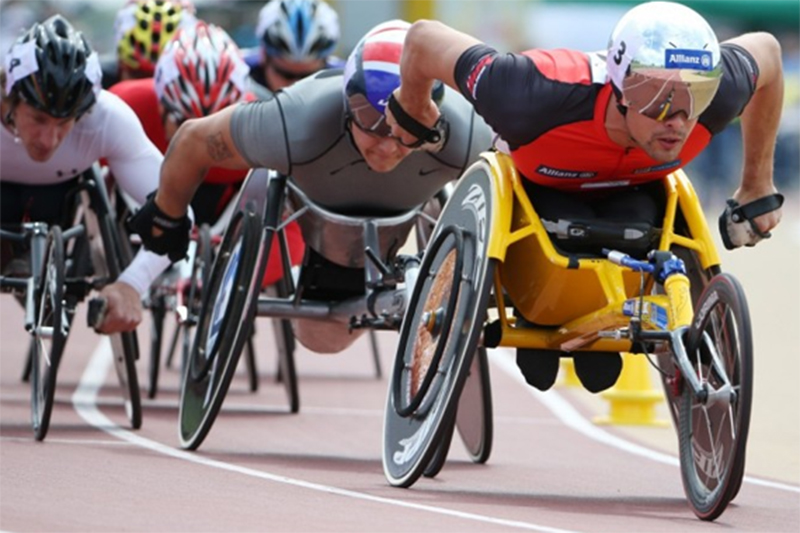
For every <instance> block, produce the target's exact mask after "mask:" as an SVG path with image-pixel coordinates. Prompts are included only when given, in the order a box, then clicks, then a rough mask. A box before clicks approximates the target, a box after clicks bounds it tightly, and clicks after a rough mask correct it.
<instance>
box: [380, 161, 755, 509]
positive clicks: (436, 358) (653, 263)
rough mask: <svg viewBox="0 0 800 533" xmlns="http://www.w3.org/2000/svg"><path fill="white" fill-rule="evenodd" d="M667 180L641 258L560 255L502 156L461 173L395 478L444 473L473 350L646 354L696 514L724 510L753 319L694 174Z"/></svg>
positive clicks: (399, 388)
mask: <svg viewBox="0 0 800 533" xmlns="http://www.w3.org/2000/svg"><path fill="white" fill-rule="evenodd" d="M662 182H663V185H664V192H665V201H666V204H665V209H664V217H663V222H662V228H660V229H661V233H660V237H659V239H658V241H659V242H658V245H657V246H656V247H655V248H654V249H653V250H651V252H650V253H649V254H648V255H647V260H639V259H635V258H632V257H630V256H628V255H625V254H623V253H621V252H618V251H613V250H603V251H602V253H601V250H600V247H601V245H600V244H598V246H597V248H598V250H596V251H595V250H591V253H581V254H576V253H570V254H566V253H562V252H561V251H560V250H559V249H557V248H556V246H555V245H554V244H553V241H552V240H551V236H550V235H549V234H548V233H547V231H546V229H545V226H544V225H543V223H542V221H541V220H540V218H539V216H538V214H537V213H536V210H535V209H534V207H533V205H532V203H531V201H530V199H529V198H528V195H527V192H526V191H525V189H524V187H523V183H522V179H521V177H520V176H519V173H518V172H517V170H516V168H515V167H514V164H513V162H512V160H511V158H510V157H509V156H507V155H504V154H500V153H495V152H486V153H483V154H482V155H481V159H480V160H478V161H477V162H476V163H474V164H473V165H472V166H471V167H470V168H469V169H467V171H466V172H465V173H464V175H463V176H462V177H461V179H460V180H459V183H458V185H457V186H456V188H455V190H454V192H453V194H452V195H451V197H450V200H449V201H448V203H447V205H446V206H445V208H444V210H443V213H442V215H441V216H440V218H439V220H438V222H437V226H436V228H435V229H434V232H433V235H432V237H431V240H430V242H429V245H428V248H427V249H426V251H425V254H424V256H423V261H422V266H421V268H420V272H419V273H418V276H417V279H416V284H415V290H414V293H413V296H412V298H411V301H410V302H409V303H408V305H407V308H406V313H405V318H404V322H403V326H402V328H401V332H400V341H399V343H398V350H397V355H396V360H395V365H394V371H393V374H392V377H391V379H390V384H389V386H390V393H389V395H388V399H387V404H386V417H385V420H384V449H383V465H384V473H385V475H386V477H387V480H388V481H389V482H390V483H391V484H392V485H395V486H401V487H408V486H410V485H411V484H413V483H414V482H415V481H416V480H417V479H418V478H419V476H420V475H422V473H425V474H426V475H427V476H428V477H432V475H435V472H438V468H440V467H441V465H440V464H438V465H437V461H439V462H441V461H443V457H444V456H445V455H446V449H447V447H449V434H450V433H449V432H448V431H450V432H451V431H452V430H448V427H451V426H452V422H451V421H452V419H453V418H454V417H455V416H456V412H457V411H458V417H459V420H462V419H464V418H467V417H469V413H463V412H461V411H462V408H461V407H460V405H462V404H466V405H469V404H470V402H469V401H466V402H465V401H464V398H461V396H462V395H465V396H468V395H470V394H471V393H470V392H469V391H470V390H474V387H471V386H470V380H473V381H474V380H475V379H476V378H475V376H476V373H475V371H474V367H471V362H472V358H473V355H474V353H475V352H476V350H482V349H484V348H494V347H497V346H502V347H509V348H532V349H546V350H559V351H563V352H567V353H570V352H581V351H595V352H597V351H599V352H647V353H648V354H650V353H651V354H655V355H657V363H655V362H654V363H653V364H654V366H656V368H657V369H658V371H659V372H660V374H661V377H662V381H663V383H664V387H665V391H666V393H667V398H668V400H669V402H670V412H671V414H672V417H673V422H674V423H675V426H676V429H677V430H678V437H679V448H680V462H681V474H682V480H683V485H684V490H685V492H686V495H687V498H688V501H689V504H690V507H691V508H692V510H693V511H694V512H695V514H696V515H697V516H698V517H699V518H701V519H703V520H713V519H715V518H716V517H718V516H719V515H720V514H721V513H722V512H723V511H724V510H725V508H726V506H727V504H728V503H729V502H730V501H731V500H732V499H733V498H734V497H735V496H736V495H737V493H738V491H739V488H740V486H741V483H742V478H743V476H744V460H745V449H746V442H747V432H748V428H749V419H750V405H751V396H752V334H751V326H750V318H749V312H748V309H747V303H746V299H745V297H744V292H743V290H742V288H741V285H739V283H738V281H736V279H735V278H734V277H733V276H731V275H730V274H727V273H726V274H722V273H720V272H721V270H720V260H719V256H718V254H717V251H716V247H715V246H714V243H713V241H712V238H711V234H710V231H709V228H708V225H707V223H706V220H705V216H704V214H703V211H702V208H701V205H700V201H699V199H698V197H697V195H696V194H695V192H694V189H693V187H692V185H691V183H690V182H689V180H688V178H687V177H686V175H685V174H684V173H683V172H682V171H680V170H678V171H676V172H674V173H672V174H670V175H668V176H667V177H665V178H664V179H663V180H662ZM687 265H688V267H687ZM690 278H693V279H690ZM448 284H449V289H447V290H444V289H443V288H442V287H443V286H445V285H448ZM693 284H694V285H695V286H694V287H692V285H693ZM699 289H702V293H701V292H700V290H699ZM517 316H521V317H522V318H524V321H523V322H524V323H520V321H519V320H518V319H517V318H516V317H517ZM523 356H524V357H536V356H537V354H536V352H531V353H529V354H524V355H523ZM643 356H644V355H643ZM648 357H649V356H648ZM651 362H652V361H651ZM471 368H472V369H471ZM484 394H485V395H486V396H490V391H485V393H484ZM459 400H461V403H459ZM472 404H474V402H472ZM486 405H491V404H490V402H487V403H486ZM476 416H477V415H476ZM465 425H468V424H465ZM432 465H436V466H437V467H436V468H432ZM426 468H427V470H426ZM431 470H433V472H434V473H433V474H432V475H431V474H429V472H430V471H431Z"/></svg>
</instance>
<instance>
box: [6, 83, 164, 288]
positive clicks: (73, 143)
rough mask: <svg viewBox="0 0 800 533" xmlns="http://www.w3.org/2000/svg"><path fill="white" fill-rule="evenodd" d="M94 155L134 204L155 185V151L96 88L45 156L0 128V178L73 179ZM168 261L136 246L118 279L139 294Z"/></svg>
mask: <svg viewBox="0 0 800 533" xmlns="http://www.w3.org/2000/svg"><path fill="white" fill-rule="evenodd" d="M99 159H105V160H106V161H107V163H108V166H109V168H110V170H111V172H112V173H113V175H114V179H115V180H116V182H117V184H118V185H119V187H120V189H122V190H123V191H125V192H126V193H127V194H128V195H129V196H130V197H131V198H133V199H134V200H136V202H138V203H139V204H142V203H144V201H145V199H146V197H147V195H148V194H150V193H151V192H152V191H154V190H155V189H156V188H157V187H158V176H159V172H160V169H161V161H162V159H163V156H162V155H161V152H159V151H158V148H156V147H155V145H153V143H152V142H150V140H149V139H148V138H147V135H146V134H145V132H144V129H143V128H142V125H141V123H140V122H139V119H138V117H137V116H136V115H135V114H134V112H133V111H132V110H131V108H130V107H128V105H127V104H125V103H124V102H123V101H122V100H121V99H120V98H118V97H117V96H116V95H114V94H111V93H109V92H107V91H101V92H100V94H99V95H98V98H97V102H96V103H95V105H94V106H92V108H91V110H90V111H89V112H88V113H86V114H85V115H83V117H81V119H80V120H78V122H77V123H76V124H75V127H74V128H73V129H72V131H70V133H69V134H68V135H67V137H66V138H65V139H64V140H63V142H62V143H61V145H60V146H59V147H58V149H57V150H56V152H55V154H53V157H51V158H50V159H49V160H48V161H45V162H41V163H40V162H37V161H33V160H32V159H30V157H28V153H27V152H26V151H25V148H24V147H23V146H22V145H21V144H17V143H15V142H14V135H13V134H12V133H11V132H9V131H8V130H7V129H6V128H4V127H0V181H6V182H13V183H22V184H26V185H51V184H55V183H60V182H64V181H68V180H70V179H73V178H74V177H76V176H77V175H78V174H80V173H82V172H83V171H85V170H87V169H88V168H90V167H91V166H92V165H93V164H94V163H95V162H96V161H98V160H99ZM169 263H170V261H169V259H168V258H167V257H165V256H159V255H157V254H154V253H152V252H146V251H140V252H139V253H138V254H137V255H136V257H135V258H134V260H133V262H132V263H131V264H130V265H129V266H128V268H127V269H125V271H124V272H123V273H122V274H121V275H120V277H119V281H124V282H126V283H128V284H129V285H131V286H132V287H134V288H135V289H136V290H137V291H138V292H139V294H144V293H145V292H146V291H147V289H148V287H149V286H150V284H151V283H152V282H153V281H154V280H155V279H156V278H157V277H158V275H159V274H160V273H161V272H163V271H164V269H165V268H166V267H167V266H169Z"/></svg>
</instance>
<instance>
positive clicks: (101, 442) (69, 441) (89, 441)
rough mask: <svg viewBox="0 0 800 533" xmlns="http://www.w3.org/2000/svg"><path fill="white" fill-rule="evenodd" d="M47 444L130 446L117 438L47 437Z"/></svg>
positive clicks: (27, 439) (11, 439)
mask: <svg viewBox="0 0 800 533" xmlns="http://www.w3.org/2000/svg"><path fill="white" fill-rule="evenodd" d="M0 441H9V442H28V443H30V442H31V438H30V437H0ZM47 443H48V444H80V445H82V446H130V445H131V443H130V442H120V441H118V440H97V439H54V438H49V439H47Z"/></svg>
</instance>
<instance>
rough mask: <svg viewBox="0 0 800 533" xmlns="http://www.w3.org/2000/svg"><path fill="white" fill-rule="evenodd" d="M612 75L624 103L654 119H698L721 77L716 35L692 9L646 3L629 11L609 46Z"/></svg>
mask: <svg viewBox="0 0 800 533" xmlns="http://www.w3.org/2000/svg"><path fill="white" fill-rule="evenodd" d="M606 62H607V66H608V74H609V77H610V79H611V83H612V85H613V86H614V88H615V89H616V91H617V93H618V95H619V97H620V103H621V104H622V105H623V106H625V107H626V108H628V109H631V110H633V111H635V112H637V113H641V114H643V115H645V116H647V117H649V118H652V119H654V120H664V119H666V118H669V117H670V116H671V115H673V114H675V113H680V112H683V113H685V114H686V116H687V118H689V119H694V118H697V117H698V116H699V115H700V114H701V113H702V112H703V111H705V109H706V108H707V107H708V105H709V104H710V103H711V100H712V99H713V98H714V95H715V94H716V92H717V88H718V87H719V83H720V80H721V77H722V67H721V65H720V50H719V43H718V42H717V37H716V36H715V35H714V31H713V30H712V29H711V26H709V24H708V22H706V20H705V19H704V18H703V17H701V16H700V15H699V14H698V13H696V12H695V11H693V10H692V9H690V8H688V7H686V6H684V5H681V4H676V3H673V2H648V3H645V4H641V5H638V6H636V7H634V8H633V9H631V10H630V11H628V12H627V13H626V14H625V15H624V16H623V17H622V19H621V20H620V21H619V22H618V23H617V26H616V27H615V28H614V31H613V32H612V33H611V38H610V40H609V45H608V56H607V58H606Z"/></svg>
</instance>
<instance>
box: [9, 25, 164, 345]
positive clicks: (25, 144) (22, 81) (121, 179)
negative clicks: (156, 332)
mask: <svg viewBox="0 0 800 533" xmlns="http://www.w3.org/2000/svg"><path fill="white" fill-rule="evenodd" d="M0 82H2V83H1V84H2V103H1V104H0V105H1V106H2V113H1V114H0V118H2V122H3V127H2V128H0V149H2V154H3V156H2V161H0V191H2V194H0V197H1V198H2V210H0V217H2V224H4V225H6V224H9V225H17V226H18V225H19V224H20V223H22V222H24V221H26V220H33V221H41V222H47V223H48V224H61V223H62V221H63V219H64V217H65V216H66V215H67V214H68V213H65V212H64V211H65V208H66V206H65V202H64V197H65V195H66V193H67V191H69V190H70V189H71V188H72V187H73V186H74V185H75V184H76V182H77V180H78V178H79V176H80V174H81V173H83V172H84V171H86V170H87V169H89V168H91V166H92V165H93V164H94V163H95V162H97V161H98V160H100V159H101V158H104V159H105V160H106V161H107V162H108V164H109V166H110V167H111V169H112V171H113V172H114V175H115V177H116V179H117V181H118V183H119V186H120V187H121V188H122V189H124V190H125V191H126V192H127V193H128V194H129V195H130V196H131V197H132V198H134V199H135V200H136V201H137V202H140V203H142V202H144V201H145V197H146V196H147V194H148V193H150V192H151V191H153V190H154V189H155V188H156V186H157V185H158V183H157V179H156V176H157V173H158V169H159V166H160V165H161V161H162V159H163V157H162V155H161V154H160V153H159V152H158V150H157V149H156V147H155V146H153V144H152V143H151V142H150V141H149V140H148V139H147V136H146V135H145V134H144V132H143V131H142V127H141V125H140V124H139V121H138V120H137V119H136V116H135V115H134V114H133V112H132V111H131V110H130V108H129V107H128V106H126V105H125V104H124V103H123V102H122V101H121V100H120V99H119V98H117V97H116V96H114V95H112V94H110V93H108V92H106V91H104V90H101V88H100V64H99V60H98V58H97V54H96V53H95V52H94V51H93V50H92V48H91V47H90V45H89V43H88V42H87V41H86V39H85V38H84V37H83V34H82V33H80V32H78V31H76V30H75V29H74V28H73V27H72V25H71V24H70V23H69V22H68V21H67V20H66V19H64V18H63V17H62V16H61V15H54V16H52V17H50V18H49V19H47V20H46V21H44V22H42V23H36V24H34V25H33V26H31V28H30V29H29V30H28V31H27V32H26V33H24V34H23V35H22V36H21V37H20V38H19V39H17V41H16V42H15V44H14V45H13V46H12V47H11V49H10V50H9V52H8V54H7V55H6V56H5V64H4V68H3V70H2V71H0ZM12 253H13V252H11V251H9V252H8V254H4V255H11V254H12ZM6 259H9V257H3V260H4V262H5V260H6ZM168 265H169V259H168V258H166V257H161V256H157V255H155V254H153V253H151V252H146V251H142V252H140V253H139V254H137V256H136V257H135V258H134V260H133V262H132V263H131V264H130V265H129V266H128V268H126V269H125V271H124V272H122V274H121V275H120V277H119V279H117V280H116V281H115V282H114V283H112V284H110V285H107V286H106V287H104V288H103V289H102V290H101V291H100V296H101V297H103V298H105V300H106V301H107V304H108V307H107V312H106V315H105V319H104V320H103V322H102V323H101V324H100V326H99V327H98V331H99V332H102V333H116V332H122V331H132V330H133V329H135V328H136V326H137V325H138V324H139V322H140V321H141V320H142V303H141V300H140V295H141V294H144V293H145V291H146V290H147V288H148V287H149V285H150V284H151V283H152V282H153V280H155V278H156V277H157V276H158V275H159V274H160V273H161V272H162V271H163V270H164V269H165V268H166V267H167V266H168Z"/></svg>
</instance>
